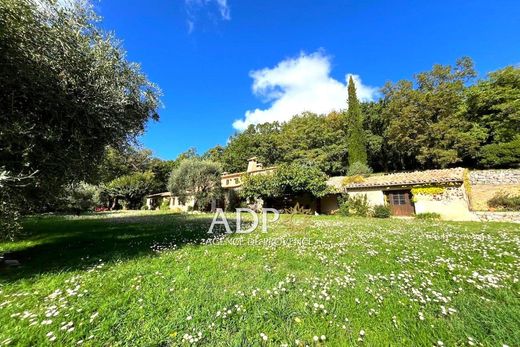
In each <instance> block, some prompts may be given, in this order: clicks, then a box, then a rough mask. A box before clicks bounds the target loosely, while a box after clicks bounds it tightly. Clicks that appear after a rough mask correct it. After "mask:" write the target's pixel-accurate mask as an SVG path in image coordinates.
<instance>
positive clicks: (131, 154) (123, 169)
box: [93, 146, 171, 183]
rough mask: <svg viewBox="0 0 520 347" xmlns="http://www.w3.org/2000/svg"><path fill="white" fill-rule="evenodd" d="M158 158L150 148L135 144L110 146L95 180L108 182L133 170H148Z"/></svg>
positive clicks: (106, 150)
mask: <svg viewBox="0 0 520 347" xmlns="http://www.w3.org/2000/svg"><path fill="white" fill-rule="evenodd" d="M156 160H157V159H155V158H153V157H152V151H151V150H149V149H139V148H136V147H133V146H124V147H121V148H114V147H111V146H108V147H107V148H106V149H105V154H104V156H103V159H102V161H101V163H100V165H99V167H98V168H99V169H98V173H97V177H96V179H95V180H93V181H94V182H96V183H108V182H110V181H112V180H114V179H116V178H118V177H121V176H125V175H130V174H131V173H133V172H143V171H147V170H150V169H151V167H152V165H153V164H154V163H155V162H156ZM170 171H171V170H170Z"/></svg>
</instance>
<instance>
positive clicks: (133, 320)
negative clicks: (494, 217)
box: [0, 212, 520, 346]
mask: <svg viewBox="0 0 520 347" xmlns="http://www.w3.org/2000/svg"><path fill="white" fill-rule="evenodd" d="M211 218H212V216H210V215H198V216H190V217H186V216H182V215H174V214H169V213H162V212H146V213H144V212H140V213H120V214H106V215H99V216H96V217H94V216H85V217H34V218H31V219H28V220H27V221H26V222H25V231H26V233H27V235H26V237H25V238H24V239H23V240H22V241H19V242H15V243H3V244H1V243H0V250H1V251H9V252H12V253H13V254H12V256H14V257H15V258H16V259H18V260H20V261H21V262H22V265H23V266H22V267H20V268H9V269H2V270H0V278H1V279H0V345H5V344H10V345H21V346H28V345H32V346H36V345H67V346H75V345H79V344H81V345H88V346H120V345H129V346H177V345H187V344H189V343H190V342H191V343H193V344H198V345H209V346H250V345H253V346H262V345H273V346H283V345H288V346H296V345H301V346H304V345H309V346H313V345H330V346H347V345H365V346H382V345H392V346H411V345H414V346H432V345H442V344H444V345H445V346H455V345H457V346H469V345H483V346H502V345H503V344H505V345H509V346H519V345H520V282H519V279H520V270H519V269H520V232H519V229H520V228H519V225H518V224H516V225H515V224H499V223H497V224H481V223H448V222H436V221H415V220H395V219H389V220H377V219H361V218H359V219H358V218H340V217H325V216H323V217H322V216H319V217H314V216H312V217H303V216H299V217H295V218H290V217H289V216H285V217H284V218H282V220H281V221H280V222H278V223H277V224H276V226H274V227H273V229H272V230H270V231H269V232H268V233H267V234H262V233H260V232H255V233H252V234H248V235H233V236H229V237H226V238H222V237H220V238H218V239H217V240H208V239H207V238H208V236H209V235H208V234H207V230H208V227H209V225H210V223H211ZM315 339H317V340H318V341H315Z"/></svg>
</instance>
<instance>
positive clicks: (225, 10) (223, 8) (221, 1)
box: [217, 0, 231, 20]
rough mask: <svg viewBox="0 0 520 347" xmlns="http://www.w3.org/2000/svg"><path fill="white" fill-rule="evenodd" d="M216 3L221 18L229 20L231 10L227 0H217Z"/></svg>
mask: <svg viewBox="0 0 520 347" xmlns="http://www.w3.org/2000/svg"><path fill="white" fill-rule="evenodd" d="M217 5H218V9H219V11H220V16H221V17H222V19H224V20H231V11H230V10H229V6H228V3H227V0H217Z"/></svg>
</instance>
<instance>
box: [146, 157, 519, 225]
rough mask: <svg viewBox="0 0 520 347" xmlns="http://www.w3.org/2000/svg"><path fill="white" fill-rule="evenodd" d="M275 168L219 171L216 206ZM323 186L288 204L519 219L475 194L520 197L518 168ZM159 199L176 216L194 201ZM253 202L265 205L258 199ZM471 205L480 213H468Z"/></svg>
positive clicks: (153, 201)
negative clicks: (350, 204) (247, 178)
mask: <svg viewBox="0 0 520 347" xmlns="http://www.w3.org/2000/svg"><path fill="white" fill-rule="evenodd" d="M275 170H276V167H266V168H264V167H263V165H262V164H261V163H259V162H258V160H257V158H256V157H253V158H250V159H249V161H248V165H247V170H246V171H243V172H235V173H227V172H225V173H223V174H222V178H221V185H222V188H224V190H225V191H226V194H225V199H224V201H223V202H221V203H220V205H222V204H223V205H224V206H227V205H228V204H230V203H231V200H232V199H233V196H237V194H236V193H237V192H239V191H240V188H241V186H242V179H243V176H244V175H246V174H250V175H265V174H270V173H273V172H274V171H275ZM327 184H328V185H329V186H330V187H331V188H332V191H333V193H331V194H328V195H326V196H324V197H322V198H320V199H316V198H312V197H309V196H302V197H295V199H294V200H293V201H294V202H296V201H297V202H298V203H299V204H300V206H302V207H304V208H306V209H310V210H311V211H314V212H316V213H320V214H334V213H336V212H337V211H338V209H339V203H338V201H339V198H340V196H341V195H343V194H348V195H349V196H357V195H366V197H367V201H368V203H369V204H370V205H371V206H376V205H388V206H389V207H390V210H391V214H392V215H394V216H413V215H416V214H420V213H438V214H439V215H440V216H441V218H442V219H445V220H454V221H458V220H460V221H463V220H464V221H471V220H475V221H478V220H496V219H497V218H498V217H499V220H510V219H511V218H513V219H512V220H516V219H520V216H517V214H518V213H513V214H514V215H512V217H511V216H510V214H507V213H505V214H504V216H505V219H504V217H503V216H502V215H500V216H498V217H497V216H490V215H489V213H488V212H487V210H486V206H485V202H484V203H483V202H482V201H483V199H482V198H481V196H485V197H487V198H489V197H490V196H492V194H496V193H497V192H499V191H504V190H506V191H508V192H514V191H516V192H518V193H520V169H510V170H481V171H471V172H470V171H468V170H467V169H464V168H451V169H438V170H424V171H414V172H399V173H388V174H372V175H369V176H368V177H361V176H358V177H356V179H355V180H352V179H351V178H347V177H345V176H336V177H330V178H329V179H328V180H327ZM472 197H473V198H472ZM163 200H167V203H168V206H169V207H170V209H177V210H179V211H180V212H186V211H189V210H191V209H192V208H193V206H194V204H195V201H194V199H189V200H188V201H187V202H186V204H180V202H179V199H178V198H177V197H175V196H172V195H171V193H169V192H164V193H159V194H152V195H149V196H147V197H146V205H147V206H148V208H149V209H156V208H159V206H160V205H161V202H162V201H163ZM485 201H487V200H485ZM258 203H260V205H261V204H266V203H264V202H262V201H259V202H258ZM267 204H269V202H267ZM224 206H220V207H224ZM215 207H219V204H218V203H217V202H214V203H213V204H212V208H213V209H214V208H215ZM267 207H273V206H267ZM475 207H477V208H476V209H477V210H480V211H481V212H474V211H473V209H475Z"/></svg>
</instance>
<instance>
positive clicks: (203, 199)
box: [168, 158, 222, 210]
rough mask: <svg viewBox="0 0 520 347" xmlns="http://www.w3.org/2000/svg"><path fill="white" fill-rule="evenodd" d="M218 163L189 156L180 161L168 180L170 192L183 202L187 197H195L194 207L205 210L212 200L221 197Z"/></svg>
mask: <svg viewBox="0 0 520 347" xmlns="http://www.w3.org/2000/svg"><path fill="white" fill-rule="evenodd" d="M221 174H222V168H221V166H220V164H218V163H214V162H212V161H209V160H203V159H197V158H191V159H185V160H183V161H181V162H180V164H179V166H178V167H177V168H175V169H174V170H173V171H172V173H171V176H170V179H169V181H168V189H169V190H170V192H171V193H172V194H173V195H175V196H178V197H179V201H180V202H182V203H185V202H186V201H187V199H188V197H190V196H192V197H194V198H195V208H197V209H200V210H205V209H207V208H208V206H210V204H211V202H212V201H213V200H217V199H219V198H221V197H222V188H221V186H220V176H221Z"/></svg>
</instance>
